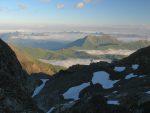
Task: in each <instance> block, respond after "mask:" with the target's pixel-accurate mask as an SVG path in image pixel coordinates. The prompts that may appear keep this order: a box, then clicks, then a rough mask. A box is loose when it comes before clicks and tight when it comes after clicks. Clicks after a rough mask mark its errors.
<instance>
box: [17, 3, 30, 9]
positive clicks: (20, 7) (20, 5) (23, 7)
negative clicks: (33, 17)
mask: <svg viewBox="0 0 150 113" xmlns="http://www.w3.org/2000/svg"><path fill="white" fill-rule="evenodd" d="M18 7H19V9H21V10H26V9H28V6H27V5H26V4H23V3H21V4H19V5H18Z"/></svg>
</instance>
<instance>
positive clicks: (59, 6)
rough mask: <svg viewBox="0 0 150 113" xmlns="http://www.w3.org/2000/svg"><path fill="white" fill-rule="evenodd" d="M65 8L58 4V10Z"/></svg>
mask: <svg viewBox="0 0 150 113" xmlns="http://www.w3.org/2000/svg"><path fill="white" fill-rule="evenodd" d="M64 7H65V5H64V4H57V8H58V9H63V8H64Z"/></svg>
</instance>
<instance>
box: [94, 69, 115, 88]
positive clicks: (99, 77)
mask: <svg viewBox="0 0 150 113" xmlns="http://www.w3.org/2000/svg"><path fill="white" fill-rule="evenodd" d="M93 75H94V76H93V78H92V83H93V84H97V83H98V84H101V85H102V87H103V88H105V89H109V88H112V87H113V85H114V84H115V83H116V82H118V80H110V79H109V74H108V73H107V72H105V71H99V72H95V73H94V74H93Z"/></svg>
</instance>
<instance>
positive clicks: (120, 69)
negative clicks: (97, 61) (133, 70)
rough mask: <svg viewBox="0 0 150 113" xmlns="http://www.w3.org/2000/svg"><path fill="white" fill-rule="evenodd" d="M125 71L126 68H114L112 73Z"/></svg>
mask: <svg viewBox="0 0 150 113" xmlns="http://www.w3.org/2000/svg"><path fill="white" fill-rule="evenodd" d="M125 69H126V67H115V68H114V71H117V72H122V71H124V70H125Z"/></svg>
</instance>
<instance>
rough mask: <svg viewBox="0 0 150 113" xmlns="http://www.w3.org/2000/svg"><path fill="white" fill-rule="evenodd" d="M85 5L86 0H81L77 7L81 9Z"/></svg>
mask: <svg viewBox="0 0 150 113" xmlns="http://www.w3.org/2000/svg"><path fill="white" fill-rule="evenodd" d="M84 5H85V3H84V2H79V3H78V4H77V5H76V7H77V8H79V9H81V8H83V7H84Z"/></svg>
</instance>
